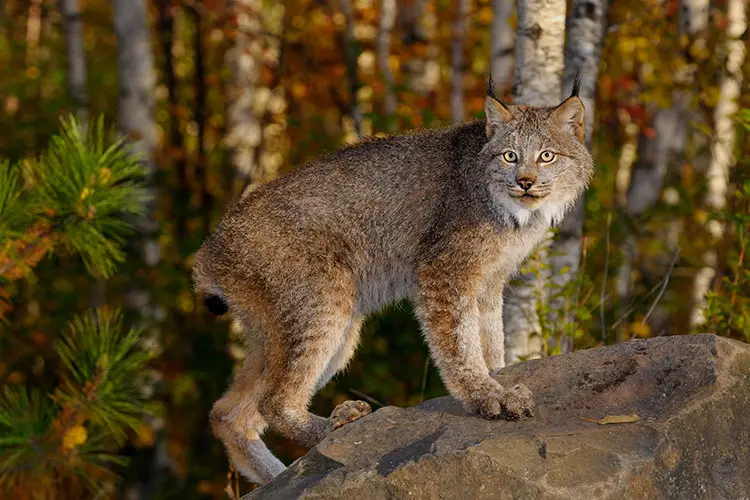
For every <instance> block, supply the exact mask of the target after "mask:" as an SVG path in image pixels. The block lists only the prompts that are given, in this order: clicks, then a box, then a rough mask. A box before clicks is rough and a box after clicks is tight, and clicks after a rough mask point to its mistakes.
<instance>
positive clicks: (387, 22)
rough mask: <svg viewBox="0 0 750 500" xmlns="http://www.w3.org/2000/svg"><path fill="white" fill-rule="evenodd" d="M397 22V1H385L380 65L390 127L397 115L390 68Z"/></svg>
mask: <svg viewBox="0 0 750 500" xmlns="http://www.w3.org/2000/svg"><path fill="white" fill-rule="evenodd" d="M395 22H396V0H383V2H382V4H381V8H380V28H379V30H378V42H377V52H378V64H379V65H380V71H381V72H382V73H383V80H385V95H384V96H383V100H384V101H385V115H386V119H387V122H388V127H389V128H391V127H392V125H393V118H394V115H395V114H396V93H395V89H394V81H393V72H392V71H391V68H390V66H389V63H388V60H389V58H390V55H391V51H390V48H391V32H392V31H393V25H394V24H395Z"/></svg>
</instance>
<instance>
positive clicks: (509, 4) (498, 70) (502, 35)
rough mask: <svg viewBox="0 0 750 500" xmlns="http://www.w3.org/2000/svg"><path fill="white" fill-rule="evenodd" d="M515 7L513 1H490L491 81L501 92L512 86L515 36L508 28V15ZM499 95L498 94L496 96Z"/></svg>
mask: <svg viewBox="0 0 750 500" xmlns="http://www.w3.org/2000/svg"><path fill="white" fill-rule="evenodd" d="M514 6H515V4H514V2H513V0H493V1H492V11H493V17H492V47H491V51H492V52H491V56H490V59H491V64H490V67H491V69H492V79H493V80H494V82H495V87H496V88H497V89H498V90H500V91H502V90H503V89H507V88H509V87H510V86H511V85H513V63H514V57H513V51H514V49H515V44H516V34H515V32H514V31H513V28H511V26H510V15H511V13H512V12H513V7H514ZM499 95H501V94H498V96H499Z"/></svg>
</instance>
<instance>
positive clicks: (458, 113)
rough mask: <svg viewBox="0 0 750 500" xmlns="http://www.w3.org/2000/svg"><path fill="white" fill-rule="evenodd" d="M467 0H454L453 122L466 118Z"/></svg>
mask: <svg viewBox="0 0 750 500" xmlns="http://www.w3.org/2000/svg"><path fill="white" fill-rule="evenodd" d="M468 4H469V0H456V19H455V20H454V21H453V41H452V42H451V68H452V77H451V116H452V117H453V123H461V122H463V121H464V120H465V119H466V106H465V105H464V67H465V63H464V46H465V45H466V23H467V18H466V16H467V12H468V10H469V5H468Z"/></svg>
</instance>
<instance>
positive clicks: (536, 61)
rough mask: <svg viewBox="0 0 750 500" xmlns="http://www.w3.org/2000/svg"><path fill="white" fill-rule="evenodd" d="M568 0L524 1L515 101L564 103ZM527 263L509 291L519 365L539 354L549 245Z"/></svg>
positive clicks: (509, 347)
mask: <svg viewBox="0 0 750 500" xmlns="http://www.w3.org/2000/svg"><path fill="white" fill-rule="evenodd" d="M564 37H565V1H564V0H520V1H519V3H518V31H517V42H516V70H515V85H514V87H513V103H514V104H526V105H531V106H555V105H557V104H559V102H560V94H561V85H560V78H561V76H562V73H563V44H564V42H565V38H564ZM537 253H538V256H537V257H536V258H535V257H532V258H530V259H529V261H528V262H526V264H524V268H525V272H524V273H523V274H522V277H521V279H519V280H518V281H516V282H514V283H511V284H510V285H509V286H508V287H507V290H506V294H505V304H504V312H503V321H504V324H505V360H506V363H508V364H510V363H514V362H516V361H518V360H519V359H522V358H528V357H535V356H538V355H539V352H540V349H541V342H540V337H539V335H540V334H541V331H540V330H541V325H540V321H539V316H538V312H537V311H538V305H539V300H542V299H543V297H544V294H545V288H546V282H547V275H548V272H547V271H546V270H545V269H544V268H543V266H542V265H541V262H542V261H543V260H544V255H545V254H546V249H545V248H542V249H541V250H539V251H538V252H537Z"/></svg>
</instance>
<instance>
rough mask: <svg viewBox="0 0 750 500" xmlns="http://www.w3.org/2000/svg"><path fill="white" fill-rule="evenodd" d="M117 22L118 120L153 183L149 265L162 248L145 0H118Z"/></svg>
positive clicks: (145, 250) (143, 226)
mask: <svg viewBox="0 0 750 500" xmlns="http://www.w3.org/2000/svg"><path fill="white" fill-rule="evenodd" d="M113 12H114V26H115V36H116V37H117V71H118V79H119V88H120V91H119V93H120V99H119V103H118V124H119V127H120V130H121V131H122V133H123V134H125V135H126V136H127V137H128V139H129V140H130V141H131V142H132V143H133V145H134V148H135V149H136V150H137V151H138V152H139V153H140V154H141V155H142V156H143V159H144V161H143V164H144V168H145V171H146V176H147V180H148V182H149V184H150V185H151V194H152V196H150V197H149V199H150V201H149V205H148V207H147V210H146V216H145V217H144V218H143V220H142V221H140V224H139V230H140V232H141V234H142V238H143V240H142V241H141V251H142V255H143V259H144V261H145V263H146V265H148V266H150V267H153V266H156V265H157V264H158V263H159V262H160V260H161V249H160V248H159V244H158V241H157V240H156V237H155V235H156V232H157V230H158V228H159V225H158V223H157V222H155V217H154V214H155V207H156V189H155V188H154V187H153V182H154V179H153V176H154V173H155V171H156V165H155V163H154V153H155V151H156V143H157V136H156V121H155V119H154V85H155V83H156V75H155V73H154V62H153V55H152V53H151V39H150V35H149V24H148V15H147V11H146V1H145V0H114V2H113Z"/></svg>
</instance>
